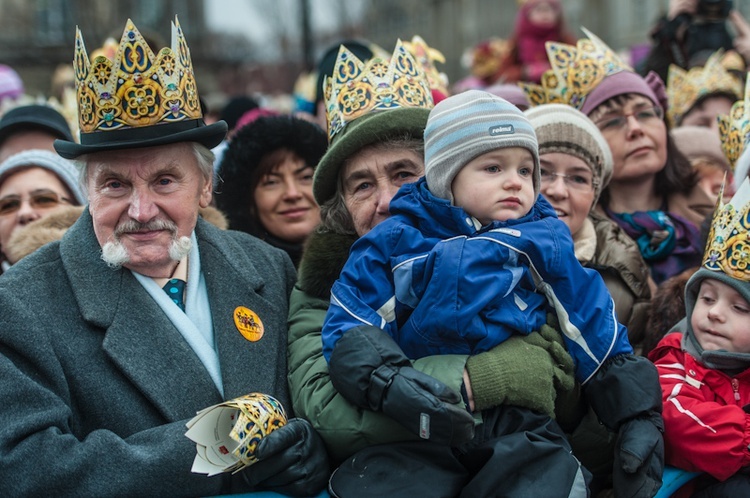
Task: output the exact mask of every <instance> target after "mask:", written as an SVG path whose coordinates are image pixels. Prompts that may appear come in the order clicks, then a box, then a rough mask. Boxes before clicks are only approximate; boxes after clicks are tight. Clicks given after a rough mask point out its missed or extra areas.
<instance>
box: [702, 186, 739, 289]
mask: <svg viewBox="0 0 750 498" xmlns="http://www.w3.org/2000/svg"><path fill="white" fill-rule="evenodd" d="M723 193H724V192H723V187H722V192H721V193H720V194H719V200H718V202H717V207H716V211H715V212H714V217H713V220H712V221H711V230H710V231H709V232H708V243H707V245H706V252H705V254H704V255H703V266H704V267H705V268H708V269H709V270H712V271H721V272H724V273H726V274H727V275H729V276H730V277H732V278H736V279H737V280H743V281H745V282H750V237H748V232H749V231H750V179H748V178H745V180H744V181H743V182H742V185H740V188H739V189H738V190H737V193H736V194H734V196H733V197H732V199H731V200H730V201H729V202H728V203H726V204H725V203H724V202H723V200H722V199H723Z"/></svg>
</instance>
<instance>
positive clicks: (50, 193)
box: [0, 149, 86, 273]
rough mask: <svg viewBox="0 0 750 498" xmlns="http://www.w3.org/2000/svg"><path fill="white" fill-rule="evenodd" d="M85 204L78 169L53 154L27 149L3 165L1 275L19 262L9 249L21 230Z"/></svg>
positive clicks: (0, 185)
mask: <svg viewBox="0 0 750 498" xmlns="http://www.w3.org/2000/svg"><path fill="white" fill-rule="evenodd" d="M85 202H86V197H85V196H84V194H83V192H82V191H81V188H80V186H79V184H78V170H77V169H76V167H75V166H74V165H73V163H72V162H70V161H68V160H67V159H63V158H62V157H60V156H58V155H57V154H56V153H54V152H50V151H46V150H40V149H33V150H27V151H24V152H19V153H18V154H15V155H13V156H11V157H9V158H8V159H6V160H5V161H4V162H3V163H2V164H0V265H2V267H1V269H0V273H2V272H3V271H6V270H7V269H8V267H10V264H11V262H14V261H15V260H16V258H15V257H10V254H9V253H11V252H13V251H10V250H9V248H10V246H11V245H12V244H13V242H11V236H12V235H14V234H15V233H16V232H17V231H18V230H19V229H20V228H22V227H24V226H26V225H28V224H29V223H31V222H33V221H35V220H38V219H39V218H41V217H43V216H46V215H49V214H52V213H55V212H58V211H62V210H65V209H66V207H68V206H79V205H82V204H85ZM76 217H77V216H76Z"/></svg>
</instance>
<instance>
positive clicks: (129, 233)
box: [0, 21, 328, 496]
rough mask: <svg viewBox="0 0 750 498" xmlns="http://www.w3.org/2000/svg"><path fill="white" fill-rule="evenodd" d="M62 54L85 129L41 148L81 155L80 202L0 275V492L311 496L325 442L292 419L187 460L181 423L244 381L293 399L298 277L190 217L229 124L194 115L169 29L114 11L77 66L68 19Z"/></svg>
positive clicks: (236, 391) (189, 77)
mask: <svg viewBox="0 0 750 498" xmlns="http://www.w3.org/2000/svg"><path fill="white" fill-rule="evenodd" d="M76 68H77V84H78V98H79V103H80V105H81V108H80V112H79V116H80V124H81V130H82V135H81V143H80V144H77V143H74V142H71V141H62V140H58V141H57V142H56V143H55V147H56V149H57V151H58V153H59V154H60V155H62V156H63V157H66V158H78V159H79V160H80V161H81V162H82V163H83V173H82V174H83V178H84V181H85V185H86V187H87V189H88V195H89V201H90V203H89V207H88V208H87V209H86V210H85V211H84V213H83V215H82V216H81V218H80V219H79V220H78V222H76V224H75V225H74V226H73V227H71V228H70V230H68V232H67V233H66V235H65V236H64V237H63V239H62V240H61V241H60V242H59V243H52V244H50V245H47V246H46V247H44V248H43V249H41V250H39V251H37V252H36V253H34V254H32V255H31V256H29V257H27V258H25V259H24V260H22V261H21V262H20V263H19V264H17V265H16V266H14V267H12V268H11V270H10V271H9V272H8V273H7V274H5V275H3V277H2V279H0V309H2V325H1V326H0V353H1V355H0V376H2V379H3V380H2V383H0V396H1V397H2V399H4V400H5V402H4V403H2V408H0V414H1V415H2V419H3V420H4V423H3V429H1V430H0V455H2V456H0V462H1V464H0V482H2V483H3V489H4V491H5V492H6V493H9V494H11V495H17V496H20V495H24V496H25V495H42V494H47V493H50V492H52V493H54V494H59V495H86V496H97V495H118V496H135V495H140V496H142V495H155V496H158V495H170V496H172V495H203V496H205V495H216V494H222V493H230V492H237V491H250V490H255V489H271V490H275V491H279V492H282V493H286V494H294V495H310V494H314V493H317V492H318V491H319V490H320V489H321V488H322V486H323V484H324V483H325V482H326V480H327V477H328V464H327V461H326V455H325V449H324V447H323V444H322V441H321V440H320V438H319V436H318V435H317V434H316V433H315V431H314V430H313V429H312V427H311V425H310V424H309V423H308V422H307V421H304V420H301V419H295V418H292V419H290V420H289V422H288V423H287V424H286V425H285V426H283V427H281V428H280V429H277V430H276V431H274V432H272V433H271V434H270V435H268V436H267V437H265V438H264V439H262V440H261V442H260V443H259V445H258V448H257V453H256V456H257V457H258V458H259V461H258V462H257V463H256V464H254V465H252V466H251V467H249V468H247V469H245V470H243V471H241V472H239V473H237V474H234V475H232V474H222V475H220V476H215V477H210V478H209V477H206V476H205V475H200V474H195V473H191V464H192V462H193V459H194V456H195V452H196V448H195V444H194V443H193V442H192V441H190V440H189V439H188V438H186V437H185V431H186V427H185V424H186V422H187V421H188V420H189V419H190V418H191V417H193V416H194V415H195V414H196V412H197V411H198V410H201V409H202V408H205V407H208V406H211V405H214V404H216V403H220V402H222V401H223V400H228V399H231V398H234V397H237V396H241V395H244V394H247V393H250V392H261V393H265V394H269V395H271V396H274V397H275V398H277V399H278V400H279V401H280V402H281V403H282V405H284V406H286V408H287V410H290V409H291V402H290V400H289V394H288V388H287V378H286V347H285V341H286V332H287V326H286V317H287V307H288V298H289V293H290V292H291V289H292V285H293V284H294V281H295V273H294V268H293V266H292V264H291V262H290V260H289V258H288V256H286V254H285V253H283V252H282V251H280V250H276V249H274V248H271V247H270V246H268V245H266V244H265V243H263V242H261V241H259V240H257V239H254V238H252V237H250V236H248V235H246V234H241V233H238V232H223V231H221V230H218V229H217V228H215V227H213V226H211V225H209V224H208V223H207V222H205V221H203V220H202V219H200V218H199V215H198V210H199V207H205V206H207V205H208V204H209V202H210V201H211V187H212V182H211V178H212V159H213V158H212V155H211V153H210V152H209V148H210V147H212V146H215V145H216V144H218V143H219V142H220V141H221V140H222V138H223V137H224V135H225V133H226V125H225V124H224V123H223V122H219V123H216V124H213V125H210V126H206V125H205V124H204V122H203V119H202V115H201V112H200V106H199V104H198V97H197V94H196V93H195V83H194V80H193V73H192V67H191V63H190V59H189V52H188V51H187V46H186V45H185V41H184V38H183V37H182V32H181V30H180V27H179V25H176V26H173V43H172V49H171V50H170V49H163V50H161V51H160V52H159V57H158V58H156V57H154V54H153V52H152V51H151V49H150V48H149V47H148V45H147V44H146V42H145V41H144V40H143V38H142V37H141V35H140V33H139V32H138V30H137V29H136V28H135V26H134V25H133V24H132V22H130V21H128V25H127V26H126V29H125V33H124V34H123V38H122V42H121V44H120V49H119V50H118V55H117V58H116V60H115V61H114V62H112V61H108V60H106V59H104V58H97V59H96V60H95V61H94V63H93V64H91V65H90V64H89V61H88V56H87V54H86V52H85V48H84V46H83V41H82V39H81V37H80V33H78V38H77V40H76ZM180 281H186V292H185V294H184V299H183V298H182V297H181V292H180V291H179V288H180V287H181V286H180V285H179V282H180ZM165 283H167V284H168V285H167V286H166V290H168V292H172V294H171V295H168V294H167V293H165V292H164V290H162V285H163V284H165ZM173 288H176V289H178V291H177V292H173V291H172V289H173ZM243 318H245V320H244V321H243ZM248 318H249V319H250V321H251V322H252V323H253V325H254V327H253V330H251V331H248V330H247V327H246V326H245V325H246V322H247V319H248Z"/></svg>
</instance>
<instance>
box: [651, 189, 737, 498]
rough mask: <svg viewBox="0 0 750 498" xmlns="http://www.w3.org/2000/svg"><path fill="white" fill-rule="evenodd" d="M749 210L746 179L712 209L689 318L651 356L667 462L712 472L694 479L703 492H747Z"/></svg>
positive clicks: (688, 296) (689, 290) (689, 295)
mask: <svg viewBox="0 0 750 498" xmlns="http://www.w3.org/2000/svg"><path fill="white" fill-rule="evenodd" d="M749 210H750V180H749V179H745V181H744V182H743V183H742V184H741V186H740V188H739V190H738V191H737V193H736V194H735V195H734V197H733V198H732V200H731V201H729V203H727V204H726V205H725V204H724V203H723V202H721V200H720V203H719V207H718V209H717V211H716V213H715V214H714V218H713V224H712V227H711V233H710V234H709V238H708V245H707V247H706V252H705V255H704V258H703V265H702V266H701V268H700V269H699V270H698V271H697V272H696V273H695V274H693V276H692V277H691V278H690V280H689V281H688V283H687V286H686V288H685V308H686V313H687V316H686V317H685V318H684V319H683V320H682V321H680V322H679V323H678V324H677V325H675V327H674V328H673V329H672V331H671V332H673V333H670V334H668V335H667V336H666V337H664V339H662V340H661V342H660V343H659V345H658V346H657V347H656V349H654V351H652V352H651V353H650V354H649V358H651V359H652V360H653V361H654V363H656V366H657V369H658V370H659V374H660V378H659V381H660V382H661V386H662V397H663V400H664V429H665V430H664V441H665V447H666V462H667V463H668V464H670V465H673V466H675V467H678V468H681V469H685V470H690V471H698V472H703V473H705V474H708V475H709V476H711V478H710V479H709V478H705V477H704V478H702V479H699V480H698V482H697V483H692V484H693V486H692V487H693V488H696V487H698V488H702V487H705V486H708V488H707V489H705V491H704V492H705V493H706V496H750V473H749V472H748V471H749V470H750V449H748V448H750V250H749V249H750V248H748V242H747V240H748V231H749V230H750V225H749V224H748V211H749ZM717 481H718V482H717ZM685 491H686V492H687V491H690V490H685ZM692 491H695V489H692ZM681 493H682V490H681Z"/></svg>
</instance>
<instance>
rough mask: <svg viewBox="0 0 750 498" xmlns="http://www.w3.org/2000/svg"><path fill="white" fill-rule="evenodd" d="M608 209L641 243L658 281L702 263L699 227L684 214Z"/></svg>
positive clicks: (623, 227) (632, 236) (644, 254)
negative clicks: (683, 215) (682, 215)
mask: <svg viewBox="0 0 750 498" xmlns="http://www.w3.org/2000/svg"><path fill="white" fill-rule="evenodd" d="M605 211H606V212H607V215H608V216H609V217H610V218H612V220H614V221H615V222H616V223H617V224H618V225H619V226H620V227H621V228H622V229H623V230H625V232H626V233H627V234H628V235H629V236H630V238H632V239H633V240H634V241H635V242H636V244H638V248H639V249H640V251H641V256H643V259H644V260H645V261H646V263H647V264H648V265H649V267H650V268H651V276H652V277H653V279H654V281H655V282H656V283H657V284H659V283H661V282H663V281H664V280H666V279H668V278H669V277H671V276H673V275H677V274H678V273H681V272H682V271H683V270H686V269H687V268H690V267H693V266H698V265H700V262H701V257H702V256H703V248H702V247H701V246H700V233H699V231H698V227H696V226H695V225H693V224H692V223H690V222H689V221H687V220H685V219H684V218H682V217H680V216H678V215H676V214H672V213H667V212H666V211H636V212H634V213H615V212H613V211H611V210H610V209H608V208H606V209H605Z"/></svg>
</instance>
